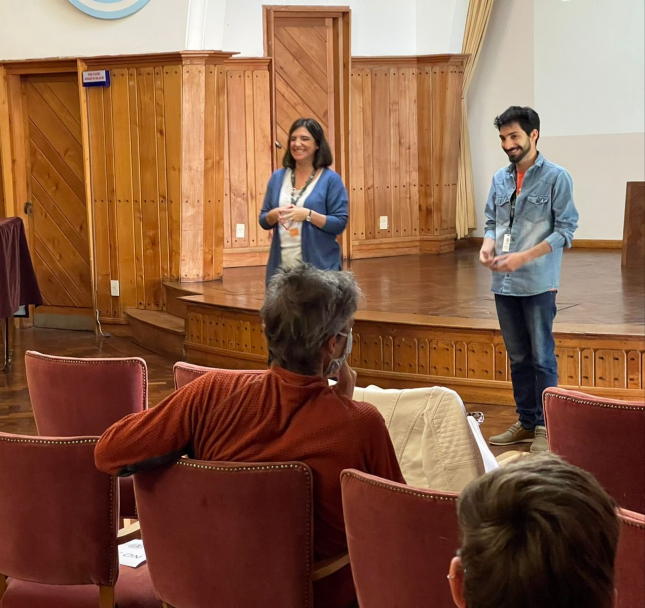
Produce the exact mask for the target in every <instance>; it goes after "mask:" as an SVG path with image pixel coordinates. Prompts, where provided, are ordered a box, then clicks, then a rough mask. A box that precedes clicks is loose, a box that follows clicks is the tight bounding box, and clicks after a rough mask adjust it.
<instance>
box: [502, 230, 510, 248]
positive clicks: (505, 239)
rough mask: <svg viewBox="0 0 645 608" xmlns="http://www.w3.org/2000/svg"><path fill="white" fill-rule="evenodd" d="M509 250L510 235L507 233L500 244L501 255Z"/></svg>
mask: <svg viewBox="0 0 645 608" xmlns="http://www.w3.org/2000/svg"><path fill="white" fill-rule="evenodd" d="M510 250H511V233H510V232H507V233H506V234H505V235H504V242H503V243H502V253H508V252H509V251H510Z"/></svg>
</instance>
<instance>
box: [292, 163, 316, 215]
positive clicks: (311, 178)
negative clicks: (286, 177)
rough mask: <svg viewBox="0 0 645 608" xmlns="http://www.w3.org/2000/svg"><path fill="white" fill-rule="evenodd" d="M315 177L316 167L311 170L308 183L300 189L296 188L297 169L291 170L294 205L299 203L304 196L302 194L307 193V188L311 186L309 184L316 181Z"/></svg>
mask: <svg viewBox="0 0 645 608" xmlns="http://www.w3.org/2000/svg"><path fill="white" fill-rule="evenodd" d="M314 177H316V169H315V168H314V170H313V171H312V172H311V175H310V176H309V179H307V183H306V184H305V185H304V186H303V187H302V188H300V190H296V170H295V169H293V170H292V171H291V204H292V205H294V206H295V205H297V204H298V201H299V200H300V198H301V197H302V195H303V194H304V193H305V190H306V189H307V188H308V187H309V184H311V182H312V181H314Z"/></svg>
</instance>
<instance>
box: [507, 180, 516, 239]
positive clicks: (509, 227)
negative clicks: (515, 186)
mask: <svg viewBox="0 0 645 608" xmlns="http://www.w3.org/2000/svg"><path fill="white" fill-rule="evenodd" d="M516 201H517V190H516V191H515V192H513V194H512V195H511V214H510V220H509V222H508V231H509V232H510V231H511V228H512V227H513V220H514V219H515V202H516Z"/></svg>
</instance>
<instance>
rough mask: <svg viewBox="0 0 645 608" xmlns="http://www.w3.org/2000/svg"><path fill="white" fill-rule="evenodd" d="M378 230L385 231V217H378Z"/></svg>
mask: <svg viewBox="0 0 645 608" xmlns="http://www.w3.org/2000/svg"><path fill="white" fill-rule="evenodd" d="M379 228H380V229H381V230H387V215H381V216H380V217H379Z"/></svg>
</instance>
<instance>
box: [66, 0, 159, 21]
mask: <svg viewBox="0 0 645 608" xmlns="http://www.w3.org/2000/svg"><path fill="white" fill-rule="evenodd" d="M69 1H70V2H71V3H72V4H73V5H74V6H75V7H76V8H77V9H78V10H80V11H83V12H84V13H86V14H87V15H91V16H92V17H97V18H98V19H122V18H123V17H129V16H130V15H132V14H134V13H136V12H137V11H140V10H141V9H142V8H143V7H144V6H145V5H146V4H148V2H150V0H69Z"/></svg>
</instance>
